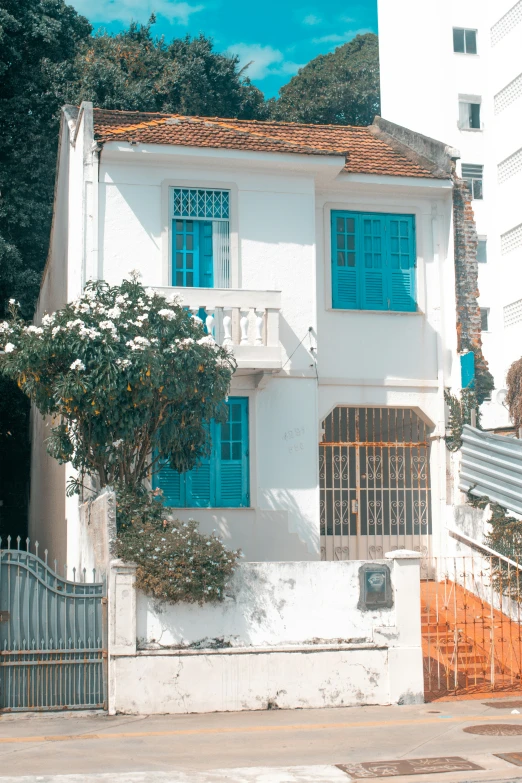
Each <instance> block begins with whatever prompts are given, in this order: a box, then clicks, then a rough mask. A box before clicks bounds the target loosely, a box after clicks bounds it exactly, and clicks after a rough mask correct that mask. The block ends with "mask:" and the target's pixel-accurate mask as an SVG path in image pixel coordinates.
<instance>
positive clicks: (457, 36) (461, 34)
mask: <svg viewBox="0 0 522 783" xmlns="http://www.w3.org/2000/svg"><path fill="white" fill-rule="evenodd" d="M453 51H454V52H458V53H459V54H476V53H477V31H476V30H468V29H466V28H465V27H454V28H453Z"/></svg>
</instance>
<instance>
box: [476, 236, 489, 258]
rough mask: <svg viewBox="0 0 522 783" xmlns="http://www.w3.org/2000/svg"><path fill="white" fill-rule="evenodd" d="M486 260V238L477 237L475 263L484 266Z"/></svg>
mask: <svg viewBox="0 0 522 783" xmlns="http://www.w3.org/2000/svg"><path fill="white" fill-rule="evenodd" d="M487 260H488V241H487V239H486V237H479V241H478V246H477V261H478V262H479V264H486V263H487Z"/></svg>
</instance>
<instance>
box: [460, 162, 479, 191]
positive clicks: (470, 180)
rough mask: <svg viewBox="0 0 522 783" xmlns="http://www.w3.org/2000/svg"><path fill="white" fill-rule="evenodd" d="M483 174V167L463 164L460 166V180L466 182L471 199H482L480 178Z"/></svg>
mask: <svg viewBox="0 0 522 783" xmlns="http://www.w3.org/2000/svg"><path fill="white" fill-rule="evenodd" d="M483 173H484V166H479V165H478V164H475V163H463V164H462V179H464V180H466V183H467V185H468V188H469V192H470V193H471V198H473V199H482V198H484V196H483V189H482V178H483Z"/></svg>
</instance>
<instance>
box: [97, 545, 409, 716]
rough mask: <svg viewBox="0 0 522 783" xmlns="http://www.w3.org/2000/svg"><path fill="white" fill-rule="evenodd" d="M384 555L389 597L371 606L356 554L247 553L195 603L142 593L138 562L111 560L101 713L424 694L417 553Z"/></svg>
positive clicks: (334, 702) (318, 703)
mask: <svg viewBox="0 0 522 783" xmlns="http://www.w3.org/2000/svg"><path fill="white" fill-rule="evenodd" d="M386 557H387V560H386V561H380V562H382V563H384V562H387V563H388V564H389V566H390V571H391V582H392V593H393V605H392V607H391V608H389V609H379V610H370V611H368V610H366V611H364V610H360V609H358V608H357V603H358V600H359V570H360V568H361V566H362V565H363V563H362V562H360V561H345V562H337V563H323V562H315V563H310V562H288V563H244V564H241V565H240V566H238V568H237V571H236V574H235V576H234V579H233V580H232V582H231V584H230V589H229V590H228V592H227V599H226V600H225V602H224V603H221V604H214V605H210V604H209V605H205V606H202V607H200V606H197V605H187V604H176V605H172V604H167V603H160V602H158V601H155V600H154V599H151V598H150V597H147V596H145V595H143V594H141V593H139V592H138V591H137V589H136V567H135V565H134V564H127V563H123V562H122V561H118V560H116V561H112V562H111V567H110V578H109V711H110V713H111V714H115V713H118V712H121V713H129V714H161V713H188V712H216V711H233V710H255V709H269V708H274V707H280V708H285V709H292V708H303V707H310V708H311V707H334V706H349V705H357V704H390V703H422V701H423V699H424V687H423V661H422V646H421V628H420V561H419V555H418V553H416V552H415V553H413V552H404V551H398V552H391V553H389V554H388V555H387V556H386ZM373 562H375V561H373ZM159 633H160V638H159V639H158V638H157V636H158V634H159Z"/></svg>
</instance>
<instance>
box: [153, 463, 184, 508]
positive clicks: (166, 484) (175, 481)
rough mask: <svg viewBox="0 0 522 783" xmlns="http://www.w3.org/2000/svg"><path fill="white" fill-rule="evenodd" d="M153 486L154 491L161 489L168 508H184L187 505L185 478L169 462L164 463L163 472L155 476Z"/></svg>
mask: <svg viewBox="0 0 522 783" xmlns="http://www.w3.org/2000/svg"><path fill="white" fill-rule="evenodd" d="M152 485H153V488H154V489H161V491H162V492H163V500H164V503H165V505H166V506H175V507H177V508H180V507H181V508H182V507H183V506H185V505H186V500H185V482H184V480H183V477H182V476H181V474H180V473H178V471H177V470H172V468H171V467H170V466H169V465H168V463H167V462H163V463H162V468H161V470H159V471H158V472H157V473H155V474H154V476H153V481H152Z"/></svg>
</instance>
